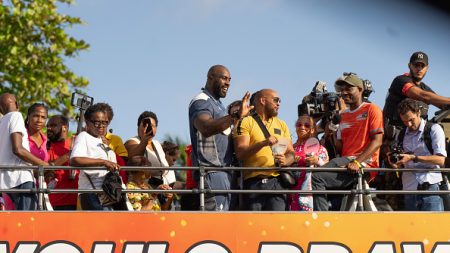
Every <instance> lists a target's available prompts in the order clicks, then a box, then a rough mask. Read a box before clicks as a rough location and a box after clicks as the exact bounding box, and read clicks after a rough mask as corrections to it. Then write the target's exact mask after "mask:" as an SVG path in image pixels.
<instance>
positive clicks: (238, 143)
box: [234, 135, 278, 161]
mask: <svg viewBox="0 0 450 253" xmlns="http://www.w3.org/2000/svg"><path fill="white" fill-rule="evenodd" d="M277 142H278V140H277V138H276V137H275V136H270V137H269V138H267V139H265V140H263V141H260V142H257V143H255V144H253V145H250V136H248V135H238V136H236V137H235V138H234V152H235V153H236V157H237V159H238V160H240V161H243V160H246V159H248V158H249V157H250V156H251V155H253V154H255V153H256V152H258V151H259V150H261V149H262V148H264V147H266V146H272V145H274V144H275V143H277Z"/></svg>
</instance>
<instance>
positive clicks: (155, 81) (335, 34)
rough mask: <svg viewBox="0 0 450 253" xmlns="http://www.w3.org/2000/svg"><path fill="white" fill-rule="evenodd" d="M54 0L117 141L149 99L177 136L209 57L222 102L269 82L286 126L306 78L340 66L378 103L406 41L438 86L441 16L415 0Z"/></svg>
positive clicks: (447, 65) (161, 130) (448, 33)
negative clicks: (73, 22)
mask: <svg viewBox="0 0 450 253" xmlns="http://www.w3.org/2000/svg"><path fill="white" fill-rule="evenodd" d="M60 11H61V12H62V13H65V14H69V15H72V16H78V17H80V18H81V19H82V20H83V21H84V22H85V24H84V25H81V26H76V27H72V28H70V29H69V33H70V34H72V35H73V36H74V37H75V38H77V39H83V40H85V41H87V42H88V43H89V44H90V49H89V50H88V51H85V52H82V53H80V54H79V56H78V57H77V58H74V59H68V60H67V61H66V63H67V64H68V65H69V67H70V68H71V69H72V70H73V71H75V73H77V74H78V75H81V76H84V77H87V78H88V79H89V81H90V85H89V86H88V88H87V89H86V90H85V91H86V93H87V94H88V95H90V96H92V97H94V99H95V102H107V103H109V104H110V105H111V106H112V107H113V109H114V114H115V115H114V119H113V121H112V122H111V125H110V128H112V129H113V131H114V133H115V134H117V135H119V136H121V137H122V139H124V141H125V140H127V139H128V138H130V137H133V136H135V135H136V133H137V118H138V116H139V114H140V113H141V112H143V111H145V110H150V111H153V112H155V113H156V114H157V116H158V121H159V126H158V131H157V135H156V137H155V138H156V139H157V140H160V141H163V140H165V139H167V136H168V135H170V136H172V137H179V138H181V139H182V140H183V141H185V142H186V143H189V142H190V139H189V125H188V124H189V123H188V105H189V102H190V100H191V99H192V98H193V97H194V96H195V95H196V94H198V93H199V92H200V89H201V88H202V87H204V85H205V83H206V74H207V71H208V69H209V68H210V67H211V66H212V65H215V64H221V65H225V66H226V67H228V69H229V70H230V73H231V77H232V81H231V86H230V88H229V90H228V94H227V96H226V98H224V99H223V103H224V104H225V105H228V104H229V103H231V102H233V101H234V100H237V99H241V98H242V96H243V95H244V93H245V92H246V91H250V92H254V91H257V90H260V89H262V88H271V89H274V90H276V91H277V92H278V93H279V95H280V97H281V99H282V103H281V106H280V111H279V115H278V116H279V117H280V118H281V119H283V120H285V121H286V122H287V124H288V126H289V127H290V129H291V134H294V135H295V131H294V130H295V128H294V123H295V120H296V118H297V105H298V104H299V103H300V102H301V100H302V98H303V97H304V96H305V95H307V94H308V93H309V92H310V91H311V89H312V88H313V86H314V84H315V82H316V81H318V80H321V81H325V82H326V83H327V87H328V90H329V91H334V82H335V80H336V79H337V78H338V77H339V76H340V75H342V73H343V72H354V73H357V74H358V75H359V76H360V77H362V78H363V79H368V80H370V81H371V82H372V84H373V86H374V89H375V93H372V95H371V97H370V100H371V101H372V102H374V103H375V104H377V105H378V106H379V107H380V108H381V109H382V108H383V106H384V99H385V97H386V93H387V90H388V88H389V86H390V84H391V82H392V80H393V79H394V77H395V76H397V75H400V74H403V73H406V72H408V67H407V64H408V62H409V57H410V56H411V54H412V53H413V52H415V51H424V52H426V53H427V54H428V56H429V62H430V69H429V71H428V74H427V76H426V77H425V79H424V82H425V83H426V84H428V85H429V86H431V87H432V88H433V89H434V90H435V91H436V92H437V93H438V94H441V95H443V96H449V95H450V92H449V91H448V87H450V75H448V71H450V61H449V59H450V47H449V43H450V16H449V15H448V14H445V13H443V12H441V11H440V10H438V9H435V8H433V7H431V6H429V5H425V4H423V2H421V1H388V0H381V1H353V0H342V1H332V0H327V1H325V0H317V1H303V0H298V1H294V0H292V1H288V0H285V1H282V0H239V1H238V0H164V1H153V0H133V1H117V0H77V1H76V3H75V4H74V5H70V6H67V5H62V6H61V7H60ZM434 111H435V109H432V112H434ZM73 129H75V127H73ZM293 141H295V137H294V140H293Z"/></svg>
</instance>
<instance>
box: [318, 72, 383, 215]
mask: <svg viewBox="0 0 450 253" xmlns="http://www.w3.org/2000/svg"><path fill="white" fill-rule="evenodd" d="M335 88H336V91H337V92H341V95H342V98H343V99H344V102H345V104H347V108H348V109H346V110H345V111H344V112H342V113H341V122H340V124H339V129H338V131H337V136H336V139H337V140H336V149H337V151H338V153H340V154H341V156H342V157H339V158H334V159H332V160H331V161H330V162H329V163H327V164H325V165H324V167H328V168H336V167H346V168H347V169H348V172H313V174H312V188H313V190H327V189H349V188H351V187H352V186H353V185H354V184H355V183H356V180H357V177H356V176H355V173H356V172H359V171H360V170H361V169H362V168H363V167H372V168H377V167H378V156H379V148H380V146H381V143H382V139H383V115H382V112H381V109H380V108H379V107H378V106H376V105H375V104H373V103H367V102H364V101H363V91H364V81H363V80H361V79H360V78H359V77H358V76H357V75H356V74H354V73H344V75H343V76H341V77H340V78H339V79H338V80H337V81H336V83H335ZM314 210H316V211H328V201H327V198H326V197H325V195H314Z"/></svg>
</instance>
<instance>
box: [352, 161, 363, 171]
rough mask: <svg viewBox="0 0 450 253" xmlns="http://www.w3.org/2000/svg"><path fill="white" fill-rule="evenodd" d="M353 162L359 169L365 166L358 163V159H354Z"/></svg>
mask: <svg viewBox="0 0 450 253" xmlns="http://www.w3.org/2000/svg"><path fill="white" fill-rule="evenodd" d="M352 162H354V163H356V165H358V167H359V168H360V169H361V168H362V167H363V166H362V165H361V163H360V162H359V161H358V160H356V159H354V160H353V161H352Z"/></svg>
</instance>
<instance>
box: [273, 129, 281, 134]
mask: <svg viewBox="0 0 450 253" xmlns="http://www.w3.org/2000/svg"><path fill="white" fill-rule="evenodd" d="M273 132H274V133H275V134H278V135H281V130H280V129H278V128H275V129H273Z"/></svg>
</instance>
